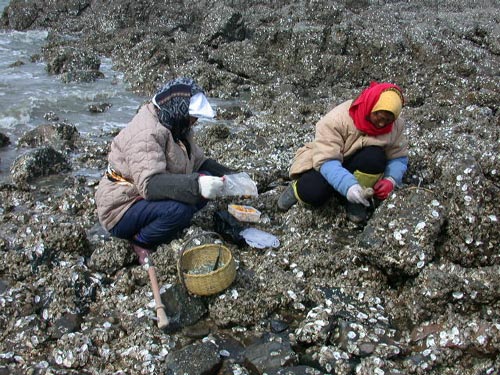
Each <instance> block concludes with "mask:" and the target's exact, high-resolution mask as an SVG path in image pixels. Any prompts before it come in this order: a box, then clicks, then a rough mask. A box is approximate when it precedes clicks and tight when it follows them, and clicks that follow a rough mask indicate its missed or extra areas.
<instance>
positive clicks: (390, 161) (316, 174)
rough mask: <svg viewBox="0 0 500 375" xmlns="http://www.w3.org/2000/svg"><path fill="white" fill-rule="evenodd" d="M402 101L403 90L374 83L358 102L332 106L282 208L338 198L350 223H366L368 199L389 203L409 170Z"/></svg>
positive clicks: (298, 157) (297, 162)
mask: <svg viewBox="0 0 500 375" xmlns="http://www.w3.org/2000/svg"><path fill="white" fill-rule="evenodd" d="M403 103H404V99H403V94H402V91H401V89H400V88H399V87H398V86H396V85H393V84H391V83H377V82H373V83H372V84H371V85H370V86H369V87H368V88H366V89H364V90H363V91H362V92H361V93H360V95H359V96H358V97H357V98H356V99H354V100H348V101H346V102H344V103H342V104H340V105H338V106H337V107H335V108H333V109H332V110H331V111H330V112H329V113H327V114H326V115H325V116H324V117H323V118H322V119H320V120H319V122H318V123H317V124H316V134H315V138H314V140H313V142H310V143H308V144H306V145H305V146H303V147H302V148H300V149H299V150H298V151H297V153H296V154H295V158H294V160H293V164H292V166H291V168H290V178H291V179H292V180H293V181H292V183H291V184H290V185H289V186H288V187H287V188H286V189H285V190H284V192H283V193H282V194H281V195H280V198H279V200H278V207H279V208H280V209H281V210H288V209H289V208H290V207H291V206H293V205H294V204H295V203H297V202H303V203H306V204H308V205H310V206H314V207H317V206H321V205H323V204H324V203H325V202H326V201H327V200H328V199H330V197H331V196H332V195H334V194H336V195H338V196H339V197H340V199H341V201H342V202H344V203H345V205H346V209H347V217H348V219H349V220H351V221H353V222H355V223H365V222H366V220H367V219H368V215H369V211H368V209H367V207H369V206H370V203H369V202H368V198H367V197H368V195H371V194H373V196H374V198H376V199H377V200H384V199H386V198H387V197H388V196H389V194H390V193H391V192H392V191H393V189H394V188H395V186H396V185H398V184H400V183H401V182H402V178H403V176H404V173H405V172H406V169H407V166H408V142H407V140H406V137H405V135H404V133H403V130H404V123H403V120H402V118H401V117H400V116H399V115H400V113H401V110H402V107H403ZM368 188H372V189H373V190H371V189H368ZM367 194H368V195H367Z"/></svg>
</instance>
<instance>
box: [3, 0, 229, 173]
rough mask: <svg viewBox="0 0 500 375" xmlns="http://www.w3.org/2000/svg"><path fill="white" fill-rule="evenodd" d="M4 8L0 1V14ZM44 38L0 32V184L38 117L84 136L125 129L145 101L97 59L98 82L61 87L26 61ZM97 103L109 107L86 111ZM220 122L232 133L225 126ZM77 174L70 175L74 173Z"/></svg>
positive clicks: (216, 103) (41, 33)
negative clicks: (2, 140) (4, 142)
mask: <svg viewBox="0 0 500 375" xmlns="http://www.w3.org/2000/svg"><path fill="white" fill-rule="evenodd" d="M8 3H9V1H6V0H0V13H1V12H3V9H4V8H5V6H7V4H8ZM47 35H48V32H47V31H46V30H29V31H23V32H19V31H5V30H0V132H1V133H3V134H5V135H7V136H8V137H9V139H10V141H11V144H10V145H8V146H6V147H2V148H0V182H4V181H6V180H8V178H9V177H10V173H9V171H10V167H11V165H12V163H13V162H14V161H15V159H16V158H17V157H18V156H20V155H21V154H22V153H23V152H26V151H27V150H25V149H22V148H18V147H17V140H18V139H19V137H20V136H22V135H23V134H24V133H25V132H26V131H28V130H31V129H34V128H36V127H37V126H39V125H41V124H46V123H49V122H50V121H48V120H47V119H45V118H44V116H45V115H46V114H48V113H54V115H56V116H57V117H58V118H59V120H58V121H65V122H69V123H71V124H73V125H75V126H76V127H77V129H78V131H79V133H80V134H81V135H82V136H87V137H88V136H92V135H96V134H97V135H98V134H102V132H103V131H104V132H105V131H108V130H111V129H116V128H121V127H124V126H126V124H127V123H128V122H129V121H130V120H131V118H132V117H133V116H134V114H135V113H136V111H137V109H138V108H139V106H140V105H141V104H142V103H144V101H146V100H148V99H149V98H147V97H143V96H139V95H135V94H134V93H132V92H131V91H130V90H129V86H128V85H127V83H126V82H125V80H124V76H123V74H122V73H120V72H117V71H114V70H113V63H112V61H111V59H109V58H106V57H102V56H100V59H101V66H100V69H99V70H100V71H101V72H102V73H103V74H104V78H103V79H98V80H96V81H94V82H89V83H77V82H74V83H64V82H62V81H61V80H60V78H59V77H58V76H56V75H49V74H48V73H47V70H46V63H45V62H43V61H40V60H39V59H38V60H34V61H32V60H33V59H32V57H33V56H36V55H38V54H40V52H41V48H42V46H43V45H44V44H45V43H46V40H47ZM193 78H195V79H196V77H193ZM209 100H210V103H211V104H212V106H213V107H214V109H216V108H217V107H224V106H228V105H232V104H234V103H232V101H225V100H216V99H210V98H209ZM101 103H108V104H110V105H111V107H110V108H109V109H108V110H106V111H105V112H103V113H92V112H90V111H89V109H88V106H89V105H90V104H101ZM215 121H219V122H220V120H201V119H200V120H199V121H198V122H199V125H200V126H197V127H196V128H195V131H196V130H197V129H201V128H202V127H203V126H207V125H210V124H211V123H214V122H215ZM224 123H226V125H228V126H229V127H230V128H233V130H234V124H232V123H231V121H229V123H228V122H227V121H224ZM80 172H81V171H73V173H75V174H80ZM87 172H90V174H93V173H92V172H91V171H87ZM87 172H85V173H83V174H87ZM95 172H96V173H101V172H102V171H99V172H97V171H95Z"/></svg>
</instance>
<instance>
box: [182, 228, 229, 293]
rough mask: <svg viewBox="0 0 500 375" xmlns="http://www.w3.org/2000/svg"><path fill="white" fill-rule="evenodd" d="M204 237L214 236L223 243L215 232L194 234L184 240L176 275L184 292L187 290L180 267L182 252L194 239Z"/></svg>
mask: <svg viewBox="0 0 500 375" xmlns="http://www.w3.org/2000/svg"><path fill="white" fill-rule="evenodd" d="M204 235H214V236H216V237H218V238H219V239H220V240H221V241H224V239H223V238H222V236H221V235H220V234H219V233H217V232H202V233H199V234H195V235H194V236H191V237H190V238H188V239H187V240H186V242H185V243H184V245H182V248H181V251H180V254H179V258H178V259H177V274H178V275H179V280H180V281H181V284H182V286H183V287H184V289H186V290H188V288H187V287H186V282H185V280H184V270H183V269H182V267H181V260H182V256H183V255H184V252H185V251H186V247H187V245H188V244H189V243H190V242H192V241H193V240H194V239H196V238H198V237H201V236H204ZM219 251H220V249H219ZM188 292H189V291H188Z"/></svg>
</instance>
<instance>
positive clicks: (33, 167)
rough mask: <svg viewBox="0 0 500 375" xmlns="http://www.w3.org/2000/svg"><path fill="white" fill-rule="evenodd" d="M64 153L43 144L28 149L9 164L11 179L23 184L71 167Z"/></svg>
mask: <svg viewBox="0 0 500 375" xmlns="http://www.w3.org/2000/svg"><path fill="white" fill-rule="evenodd" d="M70 164H71V163H70V161H69V159H68V157H67V156H66V155H64V154H63V153H61V152H59V151H57V150H55V149H54V148H52V147H51V146H43V147H39V148H36V149H33V150H30V151H28V152H27V153H26V154H23V155H21V156H19V157H17V158H16V160H15V161H14V163H13V164H12V166H11V169H10V173H11V175H12V181H14V182H15V183H16V184H18V185H25V184H26V183H28V182H32V181H33V180H34V179H36V178H37V177H41V176H48V175H51V174H57V173H60V172H63V171H68V170H69V169H70V168H71V165H70Z"/></svg>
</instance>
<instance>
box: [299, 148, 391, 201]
mask: <svg viewBox="0 0 500 375" xmlns="http://www.w3.org/2000/svg"><path fill="white" fill-rule="evenodd" d="M386 163H387V158H386V156H385V152H384V150H383V149H382V147H379V146H369V147H365V148H362V149H361V150H359V151H358V152H356V153H355V154H354V155H352V156H351V157H350V158H349V159H347V160H345V161H344V163H343V164H342V166H343V167H344V168H345V169H347V170H348V171H349V172H351V173H354V171H356V170H358V171H360V172H363V173H369V174H378V173H383V172H384V170H385V166H386ZM296 187H297V194H298V195H299V197H300V199H301V200H302V201H303V202H304V203H307V204H309V205H311V206H314V207H319V206H322V205H323V204H325V203H326V202H327V201H328V200H329V199H330V198H331V197H332V195H333V194H336V191H335V189H334V188H333V187H332V185H330V184H329V183H328V181H327V180H326V179H325V178H324V177H323V176H322V174H321V173H320V172H318V171H316V170H315V169H311V170H309V171H307V172H305V173H303V174H302V175H301V176H300V177H299V179H298V180H297V186H296ZM339 195H340V194H339Z"/></svg>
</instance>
